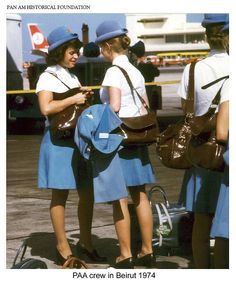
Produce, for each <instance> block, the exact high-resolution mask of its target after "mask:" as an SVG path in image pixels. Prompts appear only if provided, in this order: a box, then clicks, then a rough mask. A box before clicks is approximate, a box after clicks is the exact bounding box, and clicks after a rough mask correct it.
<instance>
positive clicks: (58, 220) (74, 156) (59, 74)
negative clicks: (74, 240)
mask: <svg viewBox="0 0 236 285" xmlns="http://www.w3.org/2000/svg"><path fill="white" fill-rule="evenodd" d="M48 43H49V48H48V56H47V58H46V61H47V65H48V67H47V69H46V70H45V71H44V72H43V73H42V74H41V76H40V78H39V80H38V82H37V87H36V93H37V95H38V100H39V106H40V110H41V112H42V114H43V115H45V117H46V121H45V133H44V136H43V140H42V143H41V147H40V156H39V169H38V187H39V188H43V189H52V198H51V205H50V215H51V221H52V225H53V228H54V232H55V235H56V240H57V245H56V253H57V257H58V264H61V265H63V264H64V263H65V262H66V261H67V259H68V258H69V257H71V255H72V251H71V248H70V245H69V243H68V240H67V237H66V232H65V205H66V200H67V197H68V194H69V189H73V190H77V191H78V195H79V203H78V218H79V224H80V243H81V245H83V248H84V252H85V253H87V255H88V256H89V257H90V258H92V259H93V260H96V261H101V260H103V259H102V258H101V257H100V256H98V254H97V252H96V251H95V250H94V248H93V245H92V239H91V224H92V216H93V190H92V182H91V181H92V180H91V178H90V174H89V169H88V168H87V165H86V164H85V162H84V160H83V159H82V158H81V156H80V154H79V151H78V150H77V148H76V146H75V143H74V141H73V138H67V139H64V140H63V139H55V138H53V137H52V136H51V133H50V130H49V126H50V121H49V119H48V117H49V116H51V115H53V114H55V113H57V112H60V111H62V110H64V109H65V108H67V107H68V106H71V105H73V104H77V105H80V104H84V103H85V102H86V95H87V94H88V93H89V92H90V91H91V90H89V89H88V88H85V87H82V89H83V92H80V93H77V94H75V95H73V96H71V97H68V98H66V99H63V100H53V92H56V93H64V92H66V91H68V89H71V88H75V87H79V86H80V82H79V80H78V78H77V77H76V76H75V75H73V74H72V73H70V72H69V69H70V68H72V67H74V66H75V64H76V62H77V60H78V57H79V49H80V48H81V46H82V43H81V41H80V40H79V39H78V35H77V34H73V33H71V32H70V31H69V29H68V28H66V27H59V28H57V29H55V30H53V31H52V32H51V33H50V34H49V36H48Z"/></svg>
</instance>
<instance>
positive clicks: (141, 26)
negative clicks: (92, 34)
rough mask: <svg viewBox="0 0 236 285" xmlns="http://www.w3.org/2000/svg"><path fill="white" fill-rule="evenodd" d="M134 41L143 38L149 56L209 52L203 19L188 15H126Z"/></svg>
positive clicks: (127, 24)
mask: <svg viewBox="0 0 236 285" xmlns="http://www.w3.org/2000/svg"><path fill="white" fill-rule="evenodd" d="M126 26H127V29H128V31H129V36H130V38H131V42H132V44H134V43H136V42H137V41H139V40H141V41H143V42H144V44H145V47H146V53H147V55H151V54H157V53H159V52H171V51H175V52H176V51H207V50H209V46H208V44H207V43H206V40H205V33H204V32H205V29H204V28H203V27H202V26H201V22H188V21H187V14H150V13H149V14H126Z"/></svg>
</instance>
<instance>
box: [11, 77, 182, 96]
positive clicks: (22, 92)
mask: <svg viewBox="0 0 236 285" xmlns="http://www.w3.org/2000/svg"><path fill="white" fill-rule="evenodd" d="M178 83H180V80H175V81H160V82H147V83H145V85H146V86H152V85H153V86H155V85H156V86H161V85H170V84H178ZM88 87H89V88H91V89H92V90H96V89H100V88H101V86H88ZM31 93H35V89H31V90H8V91H6V94H7V95H17V94H21V95H25V94H31Z"/></svg>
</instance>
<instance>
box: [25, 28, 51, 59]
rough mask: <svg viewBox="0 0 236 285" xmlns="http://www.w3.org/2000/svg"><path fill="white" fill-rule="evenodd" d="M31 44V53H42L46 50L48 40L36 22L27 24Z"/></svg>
mask: <svg viewBox="0 0 236 285" xmlns="http://www.w3.org/2000/svg"><path fill="white" fill-rule="evenodd" d="M28 30H29V34H30V39H31V44H32V54H36V55H43V56H45V54H46V53H47V51H48V41H47V39H46V37H45V36H44V35H43V33H42V32H41V30H40V29H39V27H38V24H31V23H30V24H28Z"/></svg>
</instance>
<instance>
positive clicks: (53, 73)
mask: <svg viewBox="0 0 236 285" xmlns="http://www.w3.org/2000/svg"><path fill="white" fill-rule="evenodd" d="M45 72H47V73H49V74H51V75H52V76H54V77H56V78H57V79H58V80H59V81H61V83H62V84H64V85H65V86H66V87H67V88H68V89H69V90H70V89H71V88H70V87H69V86H68V85H67V84H66V83H65V82H63V81H62V80H61V79H60V78H59V77H58V76H57V74H56V73H55V72H52V71H45Z"/></svg>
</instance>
